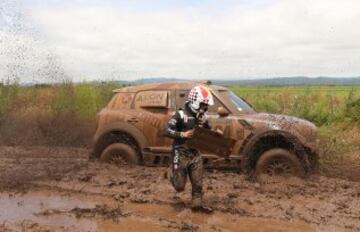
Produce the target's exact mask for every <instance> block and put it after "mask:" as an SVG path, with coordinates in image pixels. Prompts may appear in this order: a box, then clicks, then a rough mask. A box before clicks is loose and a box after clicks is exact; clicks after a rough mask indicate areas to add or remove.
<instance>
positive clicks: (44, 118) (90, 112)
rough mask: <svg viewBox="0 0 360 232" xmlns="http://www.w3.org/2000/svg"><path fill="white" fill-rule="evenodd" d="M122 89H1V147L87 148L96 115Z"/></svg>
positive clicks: (64, 86)
mask: <svg viewBox="0 0 360 232" xmlns="http://www.w3.org/2000/svg"><path fill="white" fill-rule="evenodd" d="M119 87H121V86H120V85H116V84H111V83H102V84H88V83H81V84H73V83H69V82H65V83H62V84H57V85H51V86H50V85H36V86H28V87H26V86H25V87H24V86H23V87H22V86H20V85H18V84H17V83H6V84H2V85H0V143H2V144H10V145H13V144H31V145H34V144H35V145H36V144H47V145H61V146H62V145H64V146H65V145H76V146H78V145H80V146H81V145H87V144H88V143H89V141H90V139H91V136H92V135H93V128H94V126H95V115H96V113H97V112H98V111H99V110H100V109H101V108H102V107H104V106H105V105H106V104H107V102H108V101H109V100H110V98H111V96H112V94H113V93H112V90H113V89H116V88H119Z"/></svg>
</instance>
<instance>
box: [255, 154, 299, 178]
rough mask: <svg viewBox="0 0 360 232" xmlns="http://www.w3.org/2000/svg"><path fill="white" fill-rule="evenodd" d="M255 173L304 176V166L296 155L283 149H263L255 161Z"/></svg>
mask: <svg viewBox="0 0 360 232" xmlns="http://www.w3.org/2000/svg"><path fill="white" fill-rule="evenodd" d="M255 174H256V175H257V176H258V175H260V174H268V175H270V176H277V175H280V176H299V177H302V176H304V174H305V173H304V168H303V166H302V164H301V162H300V160H299V159H298V157H297V156H296V155H295V154H294V153H292V152H290V151H288V150H285V149H281V148H275V149H271V150H268V151H265V152H264V153H263V154H262V155H261V156H260V158H259V159H258V161H257V162H256V167H255Z"/></svg>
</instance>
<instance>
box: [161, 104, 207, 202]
mask: <svg viewBox="0 0 360 232" xmlns="http://www.w3.org/2000/svg"><path fill="white" fill-rule="evenodd" d="M203 117H204V118H203ZM195 127H203V128H208V129H210V126H209V123H208V121H207V120H206V115H205V114H203V115H201V116H198V117H197V115H196V113H194V112H193V111H192V110H191V109H190V106H189V103H188V102H187V103H185V107H184V109H180V110H178V111H176V113H175V114H174V115H173V116H172V118H171V119H170V120H169V122H168V124H167V127H166V128H165V131H164V135H165V136H168V137H171V138H173V139H174V141H173V149H172V166H171V170H170V182H171V184H172V185H173V187H174V188H175V190H176V191H178V192H181V191H183V190H184V189H185V185H186V180H187V176H188V175H189V179H190V182H191V185H192V199H193V202H194V200H195V201H196V200H197V201H200V202H201V199H202V195H203V190H202V178H203V162H202V158H201V155H200V153H199V152H198V151H197V150H196V149H191V148H188V147H187V146H186V144H185V142H186V138H182V137H181V135H180V134H181V132H185V131H188V130H192V129H194V128H195Z"/></svg>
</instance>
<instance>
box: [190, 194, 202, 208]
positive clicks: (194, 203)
mask: <svg viewBox="0 0 360 232" xmlns="http://www.w3.org/2000/svg"><path fill="white" fill-rule="evenodd" d="M201 206H202V199H201V197H199V196H196V197H195V196H193V197H192V199H191V209H193V210H198V209H200V208H201Z"/></svg>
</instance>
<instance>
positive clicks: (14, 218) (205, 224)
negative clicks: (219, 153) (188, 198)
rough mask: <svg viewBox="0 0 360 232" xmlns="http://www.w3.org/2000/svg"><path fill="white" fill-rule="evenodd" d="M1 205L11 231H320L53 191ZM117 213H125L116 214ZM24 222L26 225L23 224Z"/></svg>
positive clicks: (0, 215) (8, 196) (3, 199)
mask: <svg viewBox="0 0 360 232" xmlns="http://www.w3.org/2000/svg"><path fill="white" fill-rule="evenodd" d="M0 205H1V208H0V221H1V223H2V224H3V226H4V228H6V226H7V228H8V229H9V230H10V229H14V230H17V229H19V230H21V229H23V228H26V230H30V231H31V229H32V228H34V229H35V230H37V229H41V228H44V227H47V228H51V229H53V230H59V229H60V230H61V231H154V232H155V231H169V230H185V231H187V230H190V231H191V230H199V231H208V230H209V229H215V228H216V229H218V230H219V231H243V232H247V231H263V232H268V231H269V232H270V231H293V232H296V231H302V232H306V231H317V230H316V228H315V227H314V226H311V225H306V224H304V223H301V222H281V221H276V220H266V219H257V218H247V217H239V216H236V215H231V214H227V213H220V212H215V213H212V214H204V213H193V212H191V211H190V210H189V209H186V208H181V207H177V208H176V207H175V208H174V207H171V206H169V205H155V204H136V203H124V204H117V203H116V202H114V201H113V200H111V199H108V198H105V197H94V196H92V197H91V198H89V197H87V196H83V195H81V194H68V193H61V192H49V191H34V192H30V193H25V194H19V193H17V194H16V193H2V194H1V195H0ZM114 209H116V210H121V212H122V213H120V214H116V213H115V212H116V211H113V210H114ZM109 212H110V213H109ZM111 212H112V213H111ZM113 214H115V216H114V215H113ZM23 222H28V223H27V224H25V225H24V223H23ZM29 222H30V223H29ZM24 226H25V227H24ZM35 230H34V231H35Z"/></svg>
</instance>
